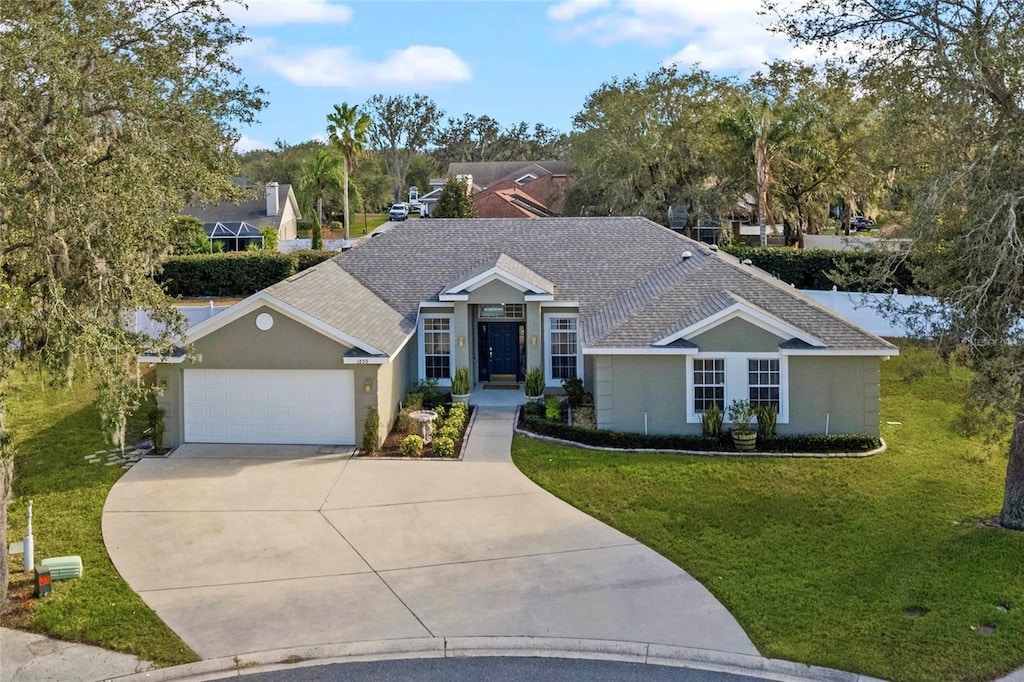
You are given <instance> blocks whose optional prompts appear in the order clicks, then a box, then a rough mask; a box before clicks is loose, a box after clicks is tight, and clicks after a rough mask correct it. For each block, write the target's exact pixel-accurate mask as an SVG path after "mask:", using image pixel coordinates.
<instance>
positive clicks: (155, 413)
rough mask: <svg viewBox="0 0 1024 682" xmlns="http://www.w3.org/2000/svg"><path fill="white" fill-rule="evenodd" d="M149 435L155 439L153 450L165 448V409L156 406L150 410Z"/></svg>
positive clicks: (159, 450) (160, 450)
mask: <svg viewBox="0 0 1024 682" xmlns="http://www.w3.org/2000/svg"><path fill="white" fill-rule="evenodd" d="M149 437H150V439H151V440H152V441H153V450H155V451H156V452H157V453H160V452H163V450H164V411H163V410H161V409H160V408H159V407H154V408H153V409H152V410H150V412H149Z"/></svg>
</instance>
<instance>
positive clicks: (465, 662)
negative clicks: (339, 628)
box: [222, 657, 760, 682]
mask: <svg viewBox="0 0 1024 682" xmlns="http://www.w3.org/2000/svg"><path fill="white" fill-rule="evenodd" d="M222 679H225V680H226V679H229V678H226V677H225V678H222ZM230 679H238V678H237V677H232V678H230ZM243 679H245V680H246V682H326V681H328V680H344V682H371V681H372V682H399V681H401V682H420V681H422V682H428V681H429V682H436V680H445V682H478V681H479V680H487V681H488V682H519V681H520V680H529V681H530V682H582V681H584V680H585V681H586V682H757V680H759V679H760V678H756V677H748V676H746V675H733V674H730V673H721V672H708V671H706V670H691V669H689V668H669V667H664V666H659V665H643V664H640V663H619V662H614V661H587V660H575V659H565V658H489V657H482V658H426V659H413V660H398V661H373V662H368V663H335V664H331V665H322V666H310V667H306V668H293V669H290V670H278V671H274V672H268V673H257V674H255V675H246V676H245V677H244V678H243Z"/></svg>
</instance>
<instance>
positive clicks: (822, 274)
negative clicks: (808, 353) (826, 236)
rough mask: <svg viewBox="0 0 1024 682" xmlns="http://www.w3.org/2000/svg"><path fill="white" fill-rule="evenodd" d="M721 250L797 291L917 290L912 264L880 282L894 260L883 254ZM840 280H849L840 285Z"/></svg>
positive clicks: (903, 263)
mask: <svg viewBox="0 0 1024 682" xmlns="http://www.w3.org/2000/svg"><path fill="white" fill-rule="evenodd" d="M722 250H723V251H726V252H728V253H731V254H732V255H734V256H736V257H737V258H739V259H740V260H744V259H750V261H751V262H752V263H753V264H754V265H755V266H757V267H759V268H761V269H762V270H765V271H767V272H769V273H771V274H772V275H775V276H776V277H778V278H779V279H781V280H782V281H783V282H785V283H786V284H792V285H794V286H795V287H796V288H797V289H819V290H828V289H831V288H832V287H833V286H835V285H839V286H840V288H842V289H844V290H847V291H861V292H868V291H873V292H876V293H888V292H890V291H892V289H893V288H894V287H895V288H897V289H899V290H900V292H901V293H914V292H915V291H916V288H915V282H914V276H913V273H912V272H911V267H912V265H911V264H910V263H909V262H908V261H907V260H902V261H900V263H899V265H898V266H897V267H896V271H895V272H893V273H891V274H890V275H888V276H887V277H886V280H885V281H884V282H881V281H878V280H879V278H878V273H880V272H882V271H883V270H884V269H885V267H886V264H887V263H889V262H890V261H891V260H892V254H888V253H884V252H879V251H871V250H866V249H865V250H858V251H834V250H828V249H804V250H799V249H788V248H787V249H779V248H776V249H771V248H768V249H759V248H752V247H748V246H727V247H722ZM844 276H845V277H844ZM840 279H849V280H850V281H849V282H842V283H841V282H840V281H839V280H840Z"/></svg>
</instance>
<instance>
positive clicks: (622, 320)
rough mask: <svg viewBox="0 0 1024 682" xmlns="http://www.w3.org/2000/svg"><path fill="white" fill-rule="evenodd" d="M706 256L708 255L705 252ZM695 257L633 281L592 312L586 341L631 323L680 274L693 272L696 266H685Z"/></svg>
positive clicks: (675, 262)
mask: <svg viewBox="0 0 1024 682" xmlns="http://www.w3.org/2000/svg"><path fill="white" fill-rule="evenodd" d="M704 255H705V256H706V254H704ZM693 258H694V256H691V257H689V258H681V259H680V260H674V261H672V262H670V263H667V264H666V265H664V266H662V267H660V268H658V269H657V270H655V271H654V272H652V273H651V274H649V275H648V276H647V277H645V278H644V279H642V280H638V281H637V282H634V283H633V285H632V286H630V287H629V288H628V289H626V290H625V291H623V292H622V293H621V294H619V295H618V296H616V297H615V298H614V299H612V300H611V301H609V302H608V303H606V304H605V305H604V306H602V307H601V308H599V309H598V310H596V311H594V313H593V314H592V315H588V316H587V322H586V323H585V327H586V334H585V336H586V341H587V342H588V343H593V342H595V341H598V340H600V339H601V338H602V337H604V336H607V335H608V334H610V333H611V332H613V331H615V330H616V329H617V328H619V327H621V326H622V325H624V324H626V323H628V322H629V321H630V320H631V319H633V318H634V317H635V316H636V314H637V313H638V312H640V311H642V310H643V309H644V308H645V307H646V306H647V305H648V304H649V303H653V302H654V301H656V300H658V298H660V297H661V295H662V294H664V293H665V292H667V291H669V290H671V288H672V287H673V286H674V285H675V284H676V283H677V281H678V280H679V278H680V277H685V276H686V275H687V274H690V273H688V272H687V271H688V270H692V269H693V268H692V267H689V268H688V267H686V266H687V264H688V263H689V261H691V260H692V259H693ZM599 320H600V321H602V322H603V324H602V322H599Z"/></svg>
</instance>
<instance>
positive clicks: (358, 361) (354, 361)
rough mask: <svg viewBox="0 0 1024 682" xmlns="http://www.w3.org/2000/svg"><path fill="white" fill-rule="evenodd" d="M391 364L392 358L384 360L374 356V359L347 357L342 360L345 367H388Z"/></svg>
mask: <svg viewBox="0 0 1024 682" xmlns="http://www.w3.org/2000/svg"><path fill="white" fill-rule="evenodd" d="M389 362H391V358H383V357H380V356H374V357H372V358H361V357H354V358H353V357H346V358H343V359H342V364H345V365H386V364H388V363H389Z"/></svg>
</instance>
